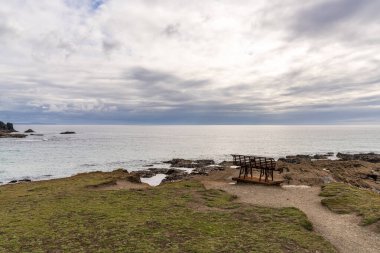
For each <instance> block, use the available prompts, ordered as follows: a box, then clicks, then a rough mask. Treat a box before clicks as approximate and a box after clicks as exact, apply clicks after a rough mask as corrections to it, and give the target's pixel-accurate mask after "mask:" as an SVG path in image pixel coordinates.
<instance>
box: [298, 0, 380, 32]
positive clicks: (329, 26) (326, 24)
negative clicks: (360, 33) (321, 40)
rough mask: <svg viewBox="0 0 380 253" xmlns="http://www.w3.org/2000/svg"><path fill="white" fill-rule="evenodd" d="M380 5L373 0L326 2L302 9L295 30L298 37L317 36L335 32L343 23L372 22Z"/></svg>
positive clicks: (327, 0) (326, 0)
mask: <svg viewBox="0 0 380 253" xmlns="http://www.w3.org/2000/svg"><path fill="white" fill-rule="evenodd" d="M379 8H380V3H379V2H378V1H373V0H360V1H358V0H324V1H322V2H319V3H317V4H314V5H313V6H312V7H310V8H308V9H301V11H299V13H298V14H297V16H296V18H295V19H294V23H293V29H294V31H295V32H296V34H298V35H302V34H305V35H310V36H316V35H320V34H326V33H328V32H331V31H333V30H334V28H335V26H336V25H338V24H341V23H342V22H347V21H350V20H351V19H354V18H355V19H356V20H357V22H364V21H370V20H371V19H370V18H371V17H372V18H375V17H374V14H375V11H374V10H376V9H377V10H379Z"/></svg>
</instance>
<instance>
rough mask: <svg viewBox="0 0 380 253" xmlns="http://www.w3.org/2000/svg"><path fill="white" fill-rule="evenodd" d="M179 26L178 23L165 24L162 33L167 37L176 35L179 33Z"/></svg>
mask: <svg viewBox="0 0 380 253" xmlns="http://www.w3.org/2000/svg"><path fill="white" fill-rule="evenodd" d="M179 28H180V24H179V23H176V24H170V25H167V26H166V27H165V29H164V34H165V35H166V36H169V37H170V36H174V35H178V34H179V33H180V31H179Z"/></svg>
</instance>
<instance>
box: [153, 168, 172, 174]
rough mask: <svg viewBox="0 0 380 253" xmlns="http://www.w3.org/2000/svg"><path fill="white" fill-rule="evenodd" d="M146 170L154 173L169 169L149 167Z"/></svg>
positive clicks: (164, 172) (161, 172)
mask: <svg viewBox="0 0 380 253" xmlns="http://www.w3.org/2000/svg"><path fill="white" fill-rule="evenodd" d="M148 170H149V171H151V172H154V173H155V174H166V173H168V170H169V169H166V168H149V169H148Z"/></svg>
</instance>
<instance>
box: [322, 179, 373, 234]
mask: <svg viewBox="0 0 380 253" xmlns="http://www.w3.org/2000/svg"><path fill="white" fill-rule="evenodd" d="M320 195H321V196H323V197H326V198H325V199H323V200H322V204H323V205H325V206H327V207H328V208H329V209H330V210H332V211H334V212H336V213H357V214H359V215H361V216H362V217H363V219H362V223H361V224H362V225H370V224H373V223H376V222H377V223H379V221H380V195H379V194H378V193H375V192H372V191H370V190H366V189H360V188H357V187H354V186H350V185H347V184H343V183H331V184H328V185H325V186H323V187H322V192H321V194H320ZM378 232H380V229H379V231H378Z"/></svg>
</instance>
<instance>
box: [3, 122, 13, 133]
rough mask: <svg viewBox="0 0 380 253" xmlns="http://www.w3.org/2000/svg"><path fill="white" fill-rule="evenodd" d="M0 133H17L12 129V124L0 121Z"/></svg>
mask: <svg viewBox="0 0 380 253" xmlns="http://www.w3.org/2000/svg"><path fill="white" fill-rule="evenodd" d="M0 131H3V132H8V133H13V132H17V131H16V130H15V129H14V128H13V124H12V123H9V122H8V123H4V122H2V121H0Z"/></svg>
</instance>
